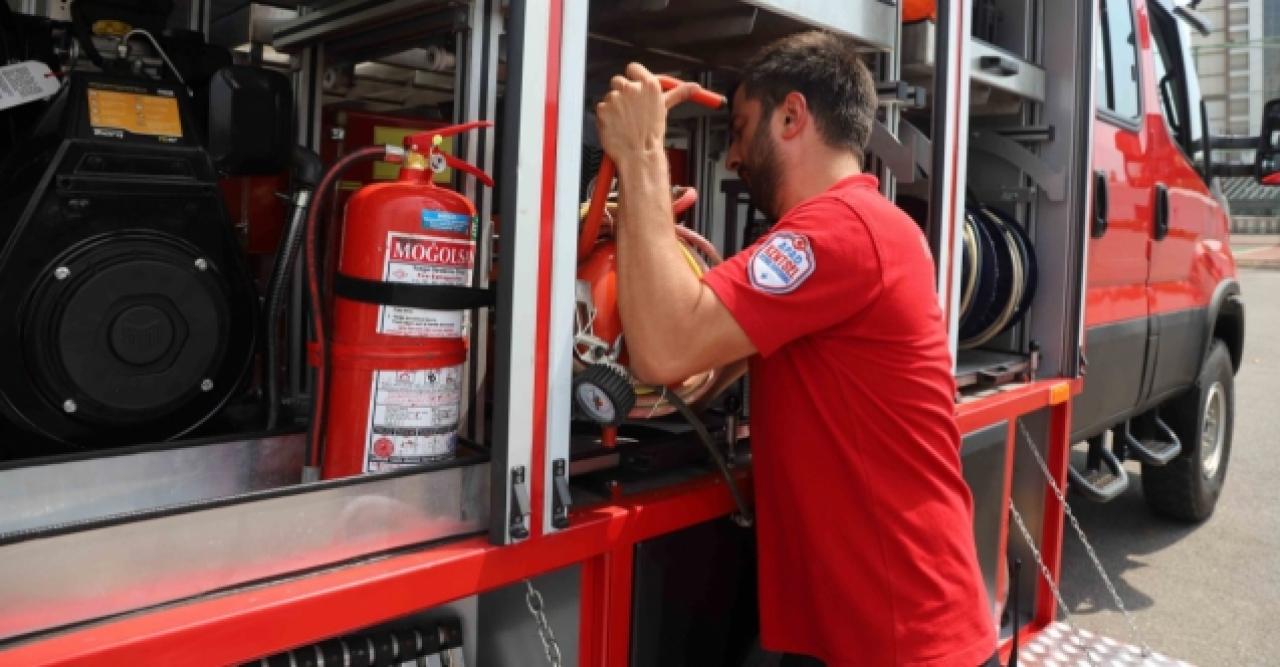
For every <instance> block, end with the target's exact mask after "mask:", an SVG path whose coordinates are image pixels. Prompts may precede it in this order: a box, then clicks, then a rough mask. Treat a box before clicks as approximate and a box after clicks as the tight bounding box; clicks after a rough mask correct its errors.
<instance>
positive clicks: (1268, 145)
mask: <svg viewBox="0 0 1280 667" xmlns="http://www.w3.org/2000/svg"><path fill="white" fill-rule="evenodd" d="M1253 173H1254V177H1255V178H1257V179H1258V182H1259V183H1261V184H1262V185H1280V99H1275V100H1271V101H1270V102H1267V105H1266V106H1265V107H1263V109H1262V129H1261V130H1260V131H1259V132H1258V147H1257V149H1256V150H1255V151H1254V157H1253Z"/></svg>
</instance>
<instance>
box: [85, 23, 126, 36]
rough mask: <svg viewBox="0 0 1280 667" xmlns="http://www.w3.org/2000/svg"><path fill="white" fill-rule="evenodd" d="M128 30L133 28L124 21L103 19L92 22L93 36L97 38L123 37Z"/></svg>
mask: <svg viewBox="0 0 1280 667" xmlns="http://www.w3.org/2000/svg"><path fill="white" fill-rule="evenodd" d="M130 30H133V26H131V25H129V24H128V23H125V22H124V21H113V20H110V19H103V20H101V21H94V22H93V34H95V35H97V36H99V37H124V36H125V35H126V34H128V32H129V31H130Z"/></svg>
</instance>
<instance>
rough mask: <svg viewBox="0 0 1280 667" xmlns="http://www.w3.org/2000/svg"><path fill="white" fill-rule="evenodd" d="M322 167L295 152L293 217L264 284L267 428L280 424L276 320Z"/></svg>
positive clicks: (317, 160) (312, 154)
mask: <svg viewBox="0 0 1280 667" xmlns="http://www.w3.org/2000/svg"><path fill="white" fill-rule="evenodd" d="M323 171H324V165H323V164H322V163H321V161H320V156H319V155H316V154H315V152H314V151H309V150H306V149H304V148H297V149H295V150H294V153H293V183H294V186H293V189H294V196H293V215H292V216H290V219H289V227H288V228H287V229H286V230H285V233H284V236H283V237H282V238H281V242H280V250H279V251H278V252H277V253H276V262H275V265H274V266H272V267H271V278H270V279H269V280H268V281H267V303H266V316H265V317H264V318H263V319H264V321H265V322H264V326H265V327H266V337H265V340H266V341H267V358H266V373H265V375H266V376H267V378H266V379H267V428H268V429H274V428H275V427H276V426H278V425H279V424H280V336H279V333H280V316H281V315H282V314H283V313H284V302H285V292H287V291H288V289H289V279H290V278H291V277H292V273H293V264H294V259H295V258H296V257H297V256H298V249H299V248H301V247H302V239H303V234H304V233H305V232H306V230H307V228H306V220H307V209H308V207H309V205H310V203H311V196H312V193H313V192H314V190H315V187H316V184H317V183H318V182H319V180H320V177H321V174H322V172H323Z"/></svg>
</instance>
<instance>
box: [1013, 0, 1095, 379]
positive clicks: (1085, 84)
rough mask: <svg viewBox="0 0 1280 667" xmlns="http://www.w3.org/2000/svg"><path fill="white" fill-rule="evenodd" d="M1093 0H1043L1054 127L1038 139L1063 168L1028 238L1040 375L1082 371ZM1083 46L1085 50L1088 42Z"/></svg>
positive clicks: (1048, 107)
mask: <svg viewBox="0 0 1280 667" xmlns="http://www.w3.org/2000/svg"><path fill="white" fill-rule="evenodd" d="M1095 4H1096V3H1093V2H1086V1H1085V0H1077V1H1076V2H1053V3H1045V5H1044V9H1043V11H1044V17H1043V19H1042V20H1043V27H1042V29H1041V30H1042V33H1043V35H1042V37H1043V39H1042V40H1040V41H1041V44H1042V45H1043V49H1044V54H1043V58H1042V62H1044V63H1045V64H1046V67H1047V68H1048V70H1049V75H1050V76H1049V78H1048V88H1047V90H1046V93H1045V104H1044V108H1043V113H1042V116H1041V118H1040V120H1039V123H1040V124H1043V125H1047V126H1050V127H1053V128H1054V140H1053V141H1049V142H1046V143H1044V144H1043V145H1041V146H1039V147H1038V151H1039V157H1040V159H1041V160H1042V161H1044V162H1045V163H1046V164H1048V165H1051V166H1053V167H1056V168H1058V169H1060V170H1061V172H1062V174H1063V177H1064V179H1065V180H1064V183H1063V191H1062V196H1061V197H1060V198H1057V199H1055V198H1053V197H1052V196H1051V194H1052V193H1046V192H1043V191H1042V192H1041V194H1040V196H1039V201H1037V202H1036V207H1035V212H1036V218H1035V227H1034V230H1033V232H1034V233H1033V236H1032V240H1033V241H1034V243H1035V246H1036V247H1037V248H1053V249H1054V252H1040V253H1038V254H1037V261H1038V262H1039V271H1040V273H1039V275H1040V283H1039V285H1038V286H1037V287H1036V298H1035V300H1034V301H1033V302H1032V304H1031V310H1030V312H1029V314H1028V321H1029V322H1030V326H1029V329H1030V336H1031V338H1032V339H1034V340H1036V341H1037V342H1039V344H1040V350H1041V354H1040V368H1039V373H1038V374H1039V376H1040V377H1063V376H1066V377H1072V376H1075V375H1077V374H1078V372H1079V346H1080V344H1081V343H1082V342H1083V339H1081V338H1080V331H1081V321H1082V320H1083V319H1084V315H1083V313H1084V310H1083V308H1082V306H1081V299H1082V298H1083V292H1084V274H1085V266H1086V264H1085V253H1086V252H1087V248H1088V242H1087V239H1088V224H1089V210H1090V206H1091V204H1092V192H1093V178H1092V164H1093V162H1092V159H1093V125H1094V109H1095V108H1096V107H1094V105H1093V94H1094V85H1093V73H1094V71H1095V70H1094V67H1093V65H1094V63H1093V56H1092V55H1089V56H1088V57H1081V56H1082V55H1083V54H1094V53H1095V52H1096V51H1095V50H1093V46H1094V43H1093V32H1094V31H1093V26H1094V23H1095V20H1096V19H1095V9H1094V6H1095ZM1086 49H1088V50H1086Z"/></svg>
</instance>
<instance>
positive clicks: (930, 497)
mask: <svg viewBox="0 0 1280 667" xmlns="http://www.w3.org/2000/svg"><path fill="white" fill-rule="evenodd" d="M704 280H705V281H706V283H707V285H708V286H710V287H711V289H712V290H713V291H714V292H715V293H716V295H717V296H718V297H719V298H720V301H721V302H723V303H724V305H725V306H726V307H727V308H728V309H729V311H730V312H731V313H732V314H733V317H734V319H735V320H737V322H738V324H739V325H741V326H742V329H743V331H745V332H746V334H747V336H748V337H750V339H751V342H752V343H754V344H755V347H756V349H757V351H758V352H759V355H758V356H756V357H753V358H752V360H751V434H752V438H751V440H752V457H753V463H752V471H753V476H754V480H755V498H756V513H757V520H758V525H757V541H758V544H759V567H760V573H759V578H760V623H761V638H762V643H763V644H764V646H765V647H766V648H768V649H770V650H774V651H785V652H789V653H803V654H808V655H812V656H814V657H816V658H820V659H822V660H825V661H826V662H827V664H828V665H831V666H832V667H837V666H843V665H858V666H876V665H937V666H939V667H941V666H945V667H956V666H959V667H966V666H976V665H978V664H980V663H982V662H983V661H985V660H986V659H987V658H989V657H990V656H991V654H992V653H993V652H994V650H995V646H996V644H995V629H994V627H993V621H992V619H991V617H990V615H989V609H990V607H989V606H988V604H987V596H986V589H985V588H984V586H983V583H982V578H981V574H980V572H979V570H978V561H977V553H976V550H975V547H974V539H973V529H972V525H973V519H972V516H973V507H972V505H973V501H972V498H971V496H970V494H969V488H968V486H966V484H965V481H964V478H963V476H962V474H961V468H960V433H959V431H958V429H957V427H956V422H955V414H954V410H955V398H954V394H955V379H954V378H953V377H952V374H951V359H950V355H949V353H948V351H947V336H946V329H945V327H944V325H943V320H942V314H941V310H940V309H939V307H938V300H937V295H936V293H935V291H934V266H933V259H932V257H931V256H930V254H929V249H928V247H927V244H926V242H925V239H924V235H923V234H921V232H920V230H919V228H918V227H917V226H916V225H915V223H914V222H912V220H911V219H910V218H908V217H907V216H906V214H904V213H903V212H902V211H900V210H898V208H896V207H895V206H894V205H893V204H892V203H890V202H889V201H888V200H886V199H885V198H884V197H882V196H881V195H880V193H879V191H878V190H877V183H876V179H875V177H874V176H870V175H866V174H859V175H855V176H850V177H848V178H845V179H844V180H841V181H840V182H838V183H836V184H835V185H834V186H833V187H832V188H831V189H829V190H827V191H826V192H824V193H822V194H821V195H818V196H816V197H814V198H812V199H809V200H807V201H804V202H802V203H801V204H799V205H797V206H796V207H795V208H793V209H792V210H791V211H789V212H788V213H787V214H786V215H785V216H783V218H782V220H780V221H779V222H778V224H777V225H775V226H774V228H773V229H772V230H771V231H770V233H769V234H768V235H766V236H764V237H763V238H761V239H760V240H759V241H758V242H757V243H755V244H754V245H753V246H751V247H750V248H747V249H746V250H744V251H743V252H741V253H739V254H737V255H736V256H734V257H733V258H731V259H729V260H728V261H726V262H724V263H723V264H721V265H720V266H718V267H716V268H715V269H714V270H712V271H710V272H709V273H708V274H707V275H706V277H705V278H704Z"/></svg>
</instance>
